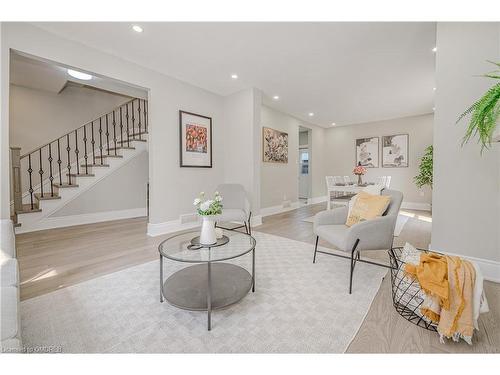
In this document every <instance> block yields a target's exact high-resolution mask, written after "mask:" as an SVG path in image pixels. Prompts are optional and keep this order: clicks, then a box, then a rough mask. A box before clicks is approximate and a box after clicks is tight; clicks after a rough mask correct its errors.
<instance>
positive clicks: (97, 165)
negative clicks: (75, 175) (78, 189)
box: [80, 164, 109, 168]
mask: <svg viewBox="0 0 500 375" xmlns="http://www.w3.org/2000/svg"><path fill="white" fill-rule="evenodd" d="M85 166H87V168H94V167H109V164H87V165H85V164H81V165H80V167H81V168H85Z"/></svg>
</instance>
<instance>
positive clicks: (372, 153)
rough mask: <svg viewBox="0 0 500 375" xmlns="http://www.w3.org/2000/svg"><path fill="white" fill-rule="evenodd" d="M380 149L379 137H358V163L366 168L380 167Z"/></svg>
mask: <svg viewBox="0 0 500 375" xmlns="http://www.w3.org/2000/svg"><path fill="white" fill-rule="evenodd" d="M378 150H379V138H378V137H370V138H358V139H356V165H361V166H363V167H365V168H378V163H379V155H378Z"/></svg>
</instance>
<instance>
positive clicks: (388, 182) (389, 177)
mask: <svg viewBox="0 0 500 375" xmlns="http://www.w3.org/2000/svg"><path fill="white" fill-rule="evenodd" d="M390 185H391V176H385V188H386V189H389V186H390Z"/></svg>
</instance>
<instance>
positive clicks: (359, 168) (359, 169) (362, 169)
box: [352, 163, 366, 185]
mask: <svg viewBox="0 0 500 375" xmlns="http://www.w3.org/2000/svg"><path fill="white" fill-rule="evenodd" d="M352 173H354V174H355V175H356V176H358V185H362V184H363V180H362V179H361V176H363V175H364V174H365V173H366V168H365V167H363V166H362V165H361V163H359V164H358V165H357V166H356V167H354V169H353V171H352Z"/></svg>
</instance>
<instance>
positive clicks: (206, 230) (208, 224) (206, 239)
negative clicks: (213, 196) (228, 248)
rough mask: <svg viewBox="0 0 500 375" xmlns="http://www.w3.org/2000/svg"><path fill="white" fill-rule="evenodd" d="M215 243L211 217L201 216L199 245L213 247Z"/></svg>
mask: <svg viewBox="0 0 500 375" xmlns="http://www.w3.org/2000/svg"><path fill="white" fill-rule="evenodd" d="M216 242H217V237H216V235H215V220H214V218H213V217H212V216H203V217H202V223H201V234H200V243H201V244H202V245H213V244H215V243H216Z"/></svg>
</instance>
